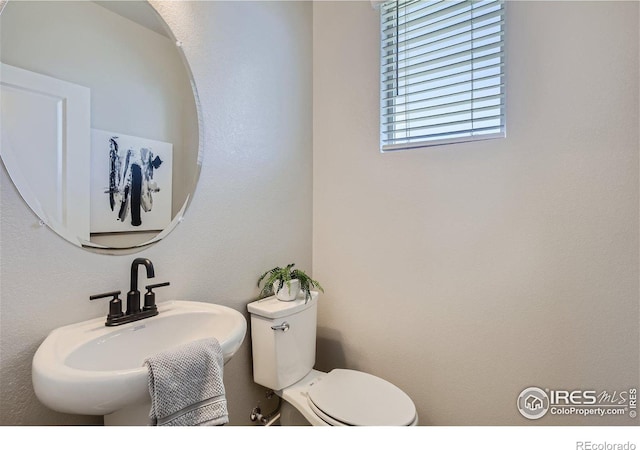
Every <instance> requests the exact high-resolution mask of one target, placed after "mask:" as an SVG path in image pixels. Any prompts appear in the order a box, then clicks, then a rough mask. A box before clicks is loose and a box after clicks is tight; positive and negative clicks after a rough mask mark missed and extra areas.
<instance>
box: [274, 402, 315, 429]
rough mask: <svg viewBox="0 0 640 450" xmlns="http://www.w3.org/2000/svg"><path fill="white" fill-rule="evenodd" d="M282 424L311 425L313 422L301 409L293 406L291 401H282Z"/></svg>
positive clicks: (288, 425)
mask: <svg viewBox="0 0 640 450" xmlns="http://www.w3.org/2000/svg"><path fill="white" fill-rule="evenodd" d="M280 425H282V426H283V427H309V426H311V424H310V423H309V421H308V420H307V419H305V417H304V416H303V415H302V414H300V411H298V410H297V409H295V408H294V407H293V406H291V404H290V403H287V402H282V406H281V407H280Z"/></svg>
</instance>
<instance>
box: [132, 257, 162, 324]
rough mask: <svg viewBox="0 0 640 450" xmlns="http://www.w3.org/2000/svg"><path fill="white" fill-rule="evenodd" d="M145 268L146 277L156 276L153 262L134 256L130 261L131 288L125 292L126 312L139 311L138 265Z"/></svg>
mask: <svg viewBox="0 0 640 450" xmlns="http://www.w3.org/2000/svg"><path fill="white" fill-rule="evenodd" d="M141 265H143V266H145V267H146V268H147V278H153V277H155V276H156V273H155V271H154V270H153V264H152V263H151V261H149V260H148V259H147V258H136V259H134V260H133V262H132V263H131V290H130V291H129V292H128V293H127V312H126V314H127V315H129V314H137V313H139V312H140V291H139V290H138V266H141Z"/></svg>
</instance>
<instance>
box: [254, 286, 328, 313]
mask: <svg viewBox="0 0 640 450" xmlns="http://www.w3.org/2000/svg"><path fill="white" fill-rule="evenodd" d="M317 300H318V293H317V292H316V291H311V298H310V299H309V300H308V301H305V299H304V297H303V296H300V297H298V298H297V299H296V300H293V301H290V302H284V301H282V300H278V299H277V298H276V297H275V296H272V297H267V298H263V299H261V300H256V301H255V302H251V303H249V304H248V305H247V310H249V312H250V313H251V314H255V315H257V316H260V317H265V318H267V319H280V318H282V317H286V316H290V315H291V314H295V313H297V312H299V311H304V310H305V309H307V308H310V307H311V306H313V305H314V304H315V302H316V301H317Z"/></svg>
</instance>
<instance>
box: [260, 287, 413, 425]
mask: <svg viewBox="0 0 640 450" xmlns="http://www.w3.org/2000/svg"><path fill="white" fill-rule="evenodd" d="M311 294H312V295H311V299H310V300H309V301H305V300H304V299H303V298H302V299H298V300H294V301H291V302H283V301H280V300H278V299H276V298H275V297H269V298H265V299H262V300H258V301H255V302H252V303H249V305H247V309H248V310H249V313H250V314H251V342H252V349H253V379H254V381H255V382H256V383H258V384H260V385H262V386H265V387H267V388H270V389H273V391H274V392H275V393H276V394H277V395H278V396H280V398H282V399H283V400H284V402H283V405H282V410H281V419H280V420H281V423H282V425H301V424H306V425H308V424H311V425H372V426H384V425H391V426H405V425H417V424H418V414H417V412H416V407H415V405H414V404H413V401H412V400H411V399H410V398H409V396H408V395H407V394H405V393H404V392H403V391H402V390H400V389H399V388H398V387H396V386H394V385H393V384H391V383H389V382H388V381H385V380H383V379H382V378H378V377H376V376H374V375H370V374H368V373H364V372H359V371H356V370H346V369H333V370H332V371H330V372H329V373H324V372H319V371H317V370H313V366H314V364H315V358H316V317H317V310H318V293H317V292H312V293H311ZM300 421H303V422H304V423H300Z"/></svg>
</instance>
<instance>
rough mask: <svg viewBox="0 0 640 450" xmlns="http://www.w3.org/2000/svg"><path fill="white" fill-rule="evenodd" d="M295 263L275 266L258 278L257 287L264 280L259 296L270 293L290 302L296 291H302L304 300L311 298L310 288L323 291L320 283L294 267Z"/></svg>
mask: <svg viewBox="0 0 640 450" xmlns="http://www.w3.org/2000/svg"><path fill="white" fill-rule="evenodd" d="M293 266H295V264H289V265H288V266H287V267H284V268H282V267H275V268H273V269H271V270H267V271H266V272H265V273H263V274H262V276H261V277H260V279H259V280H258V287H260V283H262V281H263V280H264V286H263V287H262V290H261V291H260V298H264V297H268V296H270V295H274V294H275V296H276V298H277V299H278V300H282V301H285V302H290V301H292V300H295V299H296V298H297V297H298V293H299V292H300V291H302V292H303V293H304V299H305V302H306V301H308V300H309V299H310V298H311V288H317V289H319V290H320V291H322V292H324V289H322V286H320V283H318V282H317V281H316V280H313V279H311V277H310V276H309V275H307V274H306V273H304V271H302V270H299V269H294V268H293Z"/></svg>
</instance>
